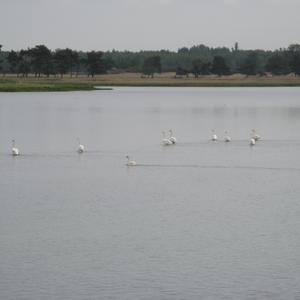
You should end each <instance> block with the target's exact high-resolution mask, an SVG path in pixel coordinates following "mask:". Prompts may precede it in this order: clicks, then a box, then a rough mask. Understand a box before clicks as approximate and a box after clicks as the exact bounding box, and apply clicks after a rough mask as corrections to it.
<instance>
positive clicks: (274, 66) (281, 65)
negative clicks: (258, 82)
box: [266, 51, 291, 75]
mask: <svg viewBox="0 0 300 300" xmlns="http://www.w3.org/2000/svg"><path fill="white" fill-rule="evenodd" d="M266 70H267V71H268V72H271V73H272V74H274V75H283V74H288V73H290V71H291V69H290V66H289V60H288V58H287V56H286V55H284V53H283V52H279V51H278V52H277V53H275V54H273V55H272V56H271V57H270V58H269V60H268V62H267V64H266Z"/></svg>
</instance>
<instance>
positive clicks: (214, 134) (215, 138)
mask: <svg viewBox="0 0 300 300" xmlns="http://www.w3.org/2000/svg"><path fill="white" fill-rule="evenodd" d="M211 132H212V136H211V140H212V141H214V142H215V141H217V140H218V136H217V135H216V132H215V130H214V129H212V131H211Z"/></svg>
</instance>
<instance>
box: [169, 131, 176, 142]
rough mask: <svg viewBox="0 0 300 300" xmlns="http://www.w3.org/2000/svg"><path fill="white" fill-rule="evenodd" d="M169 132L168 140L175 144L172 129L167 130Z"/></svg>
mask: <svg viewBox="0 0 300 300" xmlns="http://www.w3.org/2000/svg"><path fill="white" fill-rule="evenodd" d="M169 134H170V136H169V140H170V141H171V142H172V144H176V143H177V139H176V137H174V136H173V130H172V129H170V130H169Z"/></svg>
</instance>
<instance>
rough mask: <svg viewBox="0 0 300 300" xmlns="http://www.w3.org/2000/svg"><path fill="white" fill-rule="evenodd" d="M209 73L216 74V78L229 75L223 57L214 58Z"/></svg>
mask: <svg viewBox="0 0 300 300" xmlns="http://www.w3.org/2000/svg"><path fill="white" fill-rule="evenodd" d="M211 72H212V73H213V74H217V75H218V76H222V75H229V74H230V70H229V67H228V66H227V64H226V62H225V59H224V57H222V56H215V57H214V59H213V63H212V68H211Z"/></svg>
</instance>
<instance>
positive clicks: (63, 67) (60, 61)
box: [53, 48, 74, 77]
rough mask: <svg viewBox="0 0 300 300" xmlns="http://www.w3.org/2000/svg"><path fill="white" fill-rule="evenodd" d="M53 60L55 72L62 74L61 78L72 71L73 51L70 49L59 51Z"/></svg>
mask: <svg viewBox="0 0 300 300" xmlns="http://www.w3.org/2000/svg"><path fill="white" fill-rule="evenodd" d="M53 59H54V65H55V70H56V72H57V73H59V74H60V77H63V75H64V74H66V73H67V72H68V71H70V70H71V68H72V66H73V64H74V58H73V51H72V50H71V49H69V48H66V49H57V50H56V51H55V53H54V57H53Z"/></svg>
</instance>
